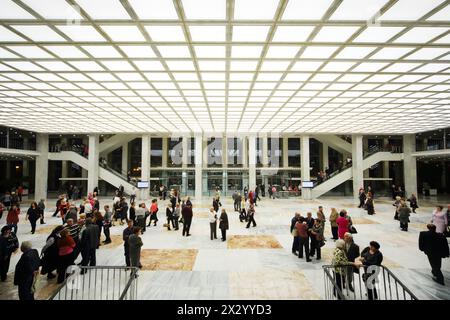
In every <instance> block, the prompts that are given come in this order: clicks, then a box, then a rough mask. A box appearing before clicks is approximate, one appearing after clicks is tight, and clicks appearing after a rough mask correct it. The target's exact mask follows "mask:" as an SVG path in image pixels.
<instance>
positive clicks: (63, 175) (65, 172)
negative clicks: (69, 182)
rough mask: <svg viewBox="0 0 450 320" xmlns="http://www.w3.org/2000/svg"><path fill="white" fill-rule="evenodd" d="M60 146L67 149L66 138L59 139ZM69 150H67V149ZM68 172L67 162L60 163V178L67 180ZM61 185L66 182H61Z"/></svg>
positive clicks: (67, 141)
mask: <svg viewBox="0 0 450 320" xmlns="http://www.w3.org/2000/svg"><path fill="white" fill-rule="evenodd" d="M61 145H64V146H66V148H68V147H69V139H67V137H62V138H61ZM67 150H69V149H67ZM68 171H69V161H64V160H63V161H61V178H67V177H68V176H69V174H68ZM62 183H63V184H64V183H66V181H62Z"/></svg>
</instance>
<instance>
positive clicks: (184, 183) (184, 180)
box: [181, 135, 191, 195]
mask: <svg viewBox="0 0 450 320" xmlns="http://www.w3.org/2000/svg"><path fill="white" fill-rule="evenodd" d="M190 139H191V137H189V136H187V135H186V136H183V138H182V140H181V148H182V155H181V166H182V167H183V168H184V169H186V168H187V167H188V162H189V159H190V158H189V150H190V148H189V145H190V143H189V142H190V141H189V140H190ZM187 191H188V177H187V171H186V170H183V172H182V173H181V193H182V194H183V195H185V194H187Z"/></svg>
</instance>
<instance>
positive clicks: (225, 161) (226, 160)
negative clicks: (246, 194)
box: [222, 135, 228, 190]
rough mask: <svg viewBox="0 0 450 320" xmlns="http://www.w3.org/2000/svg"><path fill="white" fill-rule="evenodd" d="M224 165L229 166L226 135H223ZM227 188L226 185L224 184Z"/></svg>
mask: <svg viewBox="0 0 450 320" xmlns="http://www.w3.org/2000/svg"><path fill="white" fill-rule="evenodd" d="M222 167H223V168H226V167H228V138H227V136H226V135H223V136H222ZM223 189H224V190H225V185H223Z"/></svg>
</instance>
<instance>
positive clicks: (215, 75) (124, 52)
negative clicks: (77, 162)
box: [0, 0, 450, 134]
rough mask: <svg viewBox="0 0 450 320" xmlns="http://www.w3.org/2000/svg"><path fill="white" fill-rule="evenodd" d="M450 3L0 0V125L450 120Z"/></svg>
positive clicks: (290, 126) (424, 125)
mask: <svg viewBox="0 0 450 320" xmlns="http://www.w3.org/2000/svg"><path fill="white" fill-rule="evenodd" d="M449 102H450V1H445V0H334V1H333V0H289V1H288V0H120V1H119V0H95V1H93V0H66V1H64V0H45V1H42V0H21V1H19V0H0V124H4V125H10V126H15V127H19V128H23V129H29V130H33V131H37V132H49V133H52V132H79V133H89V132H98V133H116V132H161V133H167V132H199V131H203V132H217V133H222V132H230V133H234V132H273V131H276V132H280V133H286V134H288V133H363V134H364V133H380V134H382V133H391V134H394V133H412V132H419V131H426V130H432V129H436V128H440V127H446V126H448V123H449V121H450V107H449V105H450V103H449Z"/></svg>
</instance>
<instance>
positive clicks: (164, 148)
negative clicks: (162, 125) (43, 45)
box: [162, 137, 169, 168]
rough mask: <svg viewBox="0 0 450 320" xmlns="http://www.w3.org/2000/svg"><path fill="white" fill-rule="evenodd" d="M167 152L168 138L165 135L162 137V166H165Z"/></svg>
mask: <svg viewBox="0 0 450 320" xmlns="http://www.w3.org/2000/svg"><path fill="white" fill-rule="evenodd" d="M168 154H169V139H168V138H167V137H163V138H162V166H163V168H167V160H168Z"/></svg>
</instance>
